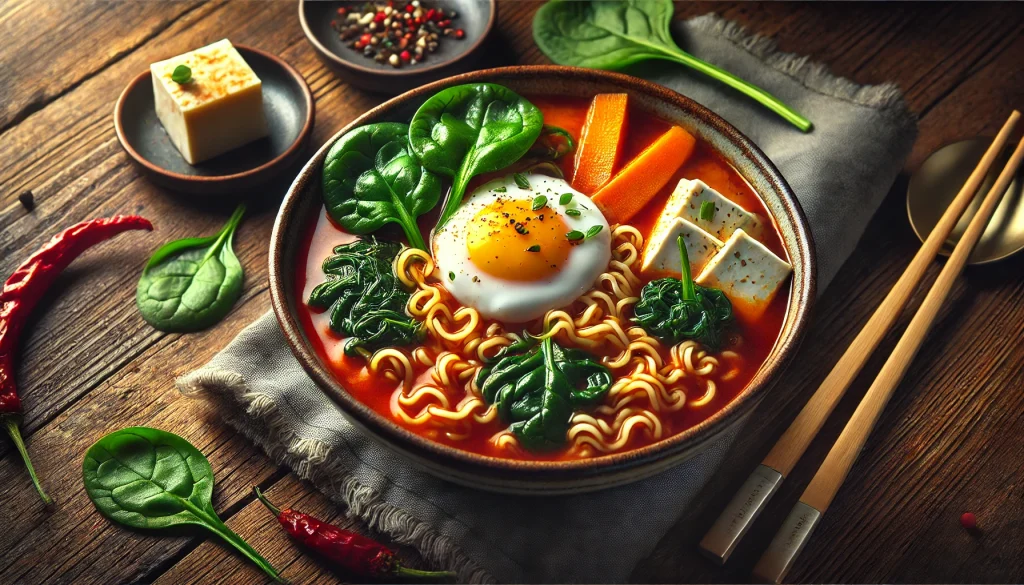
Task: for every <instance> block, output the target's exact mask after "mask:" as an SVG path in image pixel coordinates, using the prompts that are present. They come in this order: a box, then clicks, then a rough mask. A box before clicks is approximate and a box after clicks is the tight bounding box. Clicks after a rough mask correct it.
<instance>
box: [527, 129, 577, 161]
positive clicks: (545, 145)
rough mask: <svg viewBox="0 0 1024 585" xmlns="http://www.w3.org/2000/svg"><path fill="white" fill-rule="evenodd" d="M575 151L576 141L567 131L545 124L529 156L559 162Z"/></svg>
mask: <svg viewBox="0 0 1024 585" xmlns="http://www.w3.org/2000/svg"><path fill="white" fill-rule="evenodd" d="M574 150H576V141H575V140H573V138H572V135H571V134H569V132H568V131H567V130H566V129H564V128H559V127H558V126H549V125H547V124H544V127H543V128H542V129H541V131H540V136H538V137H537V141H536V142H534V143H533V146H531V147H530V150H529V151H528V152H527V154H528V155H529V156H532V157H536V158H542V159H548V160H558V159H560V158H562V157H563V156H565V155H567V154H569V153H570V152H572V151H574Z"/></svg>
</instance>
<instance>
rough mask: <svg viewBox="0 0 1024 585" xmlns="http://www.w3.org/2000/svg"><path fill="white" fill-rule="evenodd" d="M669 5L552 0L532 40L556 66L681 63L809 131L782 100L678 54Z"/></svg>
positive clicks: (637, 0)
mask: <svg viewBox="0 0 1024 585" xmlns="http://www.w3.org/2000/svg"><path fill="white" fill-rule="evenodd" d="M672 13H673V6H672V2H671V0H618V1H567V0H552V1H551V2H548V3H547V4H545V5H544V6H541V7H540V9H539V10H538V11H537V14H536V15H535V16H534V17H533V38H534V41H535V42H536V43H537V46H538V47H540V50H541V51H543V52H544V54H545V55H547V56H548V57H549V58H550V59H551V60H552V61H554V62H555V63H558V64H559V65H576V66H579V67H590V68H593V69H616V70H617V69H622V68H624V67H626V66H628V65H632V64H633V63H637V62H640V61H645V60H648V59H663V60H666V61H674V62H676V63H681V64H683V65H685V66H687V67H690V68H692V69H695V70H697V71H699V72H701V73H703V74H705V75H707V76H709V77H711V78H713V79H716V80H718V81H720V82H722V83H724V84H726V85H728V86H730V87H732V88H733V89H736V90H738V91H740V92H741V93H743V94H745V95H747V96H749V97H751V98H753V99H755V100H757V101H758V102H760V103H761V104H763V105H764V106H765V107H767V108H768V109H770V110H771V111H773V112H775V113H776V114H778V115H780V116H782V117H783V118H784V119H786V120H787V121H788V122H790V123H791V124H793V125H794V126H796V127H797V128H799V129H800V130H802V131H804V132H807V131H809V130H810V129H811V127H812V124H811V122H810V120H808V119H807V118H805V117H803V116H801V115H800V114H799V113H797V112H796V111H795V110H793V108H791V107H789V106H787V105H786V104H784V103H782V101H781V100H779V98H777V97H775V96H773V95H771V94H770V93H768V92H767V91H765V90H763V89H761V88H760V87H757V86H756V85H753V84H751V83H749V82H747V81H744V80H742V79H740V78H739V77H736V76H735V75H733V74H732V73H729V72H728V71H725V70H723V69H720V68H718V67H716V66H714V65H712V64H711V63H708V62H707V61H703V60H701V59H698V58H697V57H694V56H693V55H691V54H689V53H687V52H686V51H683V50H682V49H680V48H679V47H678V46H677V45H676V43H675V41H674V40H672V35H671V33H670V32H669V24H670V23H671V22H672Z"/></svg>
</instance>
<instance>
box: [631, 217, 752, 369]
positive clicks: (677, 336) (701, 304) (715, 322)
mask: <svg viewBox="0 0 1024 585" xmlns="http://www.w3.org/2000/svg"><path fill="white" fill-rule="evenodd" d="M676 243H677V244H678V245H679V255H680V257H681V258H682V269H683V273H682V277H681V278H659V279H658V280H653V281H651V282H649V283H647V284H646V285H645V286H644V288H643V289H642V290H641V291H640V301H639V302H637V304H636V306H634V307H633V321H635V322H636V323H638V324H639V325H640V326H641V327H643V328H644V329H645V330H646V331H647V332H648V333H650V334H651V335H653V336H655V337H657V338H658V339H660V340H661V341H663V342H665V343H668V344H670V345H675V344H677V343H679V342H681V341H684V340H686V339H692V340H694V341H697V342H700V343H702V344H704V345H705V346H706V347H707V348H708V349H710V350H711V351H717V350H718V349H719V348H720V347H721V346H722V334H723V333H724V332H725V331H726V330H728V328H729V327H730V326H732V323H733V314H732V303H731V302H729V298H728V297H726V296H725V293H723V292H722V291H720V290H718V289H716V288H705V287H703V286H700V285H698V284H697V283H695V282H693V280H691V279H690V258H689V256H688V255H687V253H686V245H685V244H684V243H683V236H679V238H678V240H677V241H676Z"/></svg>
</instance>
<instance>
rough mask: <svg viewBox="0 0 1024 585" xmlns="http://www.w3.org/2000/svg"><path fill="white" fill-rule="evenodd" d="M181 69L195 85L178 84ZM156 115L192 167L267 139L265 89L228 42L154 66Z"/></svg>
mask: <svg viewBox="0 0 1024 585" xmlns="http://www.w3.org/2000/svg"><path fill="white" fill-rule="evenodd" d="M179 65H186V66H188V67H189V68H190V69H191V70H192V80H191V81H189V82H187V83H177V82H175V81H174V80H172V79H171V74H172V72H173V71H174V69H175V68H176V67H178V66H179ZM149 69H150V73H151V74H152V75H151V76H152V78H153V98H154V100H155V102H156V104H155V105H156V115H157V117H158V118H159V119H160V123H161V124H163V126H164V129H165V130H167V135H168V136H169V137H170V139H171V142H173V143H174V146H175V147H177V149H178V151H179V152H181V156H183V157H184V158H185V160H186V161H188V163H189V164H193V165H194V164H197V163H200V162H203V161H205V160H209V159H211V158H213V157H215V156H217V155H220V154H223V153H225V152H227V151H229V150H233V149H235V148H238V147H239V146H242V145H243V144H247V143H249V142H252V141H253V140H256V139H257V138H262V137H263V136H266V135H267V133H268V131H267V121H266V118H265V117H264V115H263V86H262V83H261V82H260V78H259V77H257V76H256V73H255V72H253V70H252V68H251V67H249V64H248V63H246V62H245V60H244V59H242V56H241V55H239V54H238V51H237V50H236V49H235V47H234V46H232V45H231V42H230V41H228V40H227V39H224V40H221V41H217V42H216V43H213V44H212V45H207V46H205V47H203V48H201V49H196V50H194V51H190V52H188V53H185V54H184V55H178V56H177V57H173V58H171V59H167V60H166V61H160V62H157V63H153V64H152V65H150V66H149Z"/></svg>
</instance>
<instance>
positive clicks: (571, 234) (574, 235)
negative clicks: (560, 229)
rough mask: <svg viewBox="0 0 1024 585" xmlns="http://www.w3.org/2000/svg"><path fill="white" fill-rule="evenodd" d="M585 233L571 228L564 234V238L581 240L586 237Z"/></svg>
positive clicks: (571, 240) (572, 240) (573, 240)
mask: <svg viewBox="0 0 1024 585" xmlns="http://www.w3.org/2000/svg"><path fill="white" fill-rule="evenodd" d="M586 235H587V234H585V233H583V232H581V231H579V230H572V231H571V232H569V233H567V234H565V238H566V239H567V240H569V241H570V242H575V241H576V240H582V239H583V238H585V237H586Z"/></svg>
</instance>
